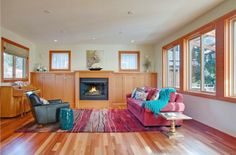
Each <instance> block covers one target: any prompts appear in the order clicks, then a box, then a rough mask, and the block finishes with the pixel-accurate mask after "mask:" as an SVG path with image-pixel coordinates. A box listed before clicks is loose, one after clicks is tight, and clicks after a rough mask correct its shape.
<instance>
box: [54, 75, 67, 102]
mask: <svg viewBox="0 0 236 155" xmlns="http://www.w3.org/2000/svg"><path fill="white" fill-rule="evenodd" d="M64 79H65V75H64V74H55V85H54V87H53V89H54V91H53V96H52V98H54V99H61V100H63V98H64Z"/></svg>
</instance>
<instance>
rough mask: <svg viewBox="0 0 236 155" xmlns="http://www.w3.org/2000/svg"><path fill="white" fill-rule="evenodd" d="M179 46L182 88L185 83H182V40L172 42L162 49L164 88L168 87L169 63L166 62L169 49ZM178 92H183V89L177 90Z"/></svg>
mask: <svg viewBox="0 0 236 155" xmlns="http://www.w3.org/2000/svg"><path fill="white" fill-rule="evenodd" d="M177 45H179V46H180V53H179V54H180V87H181V86H182V85H181V83H182V82H183V81H182V78H183V77H182V76H181V75H182V68H183V66H182V47H183V46H182V40H181V39H178V40H175V41H173V42H171V43H170V44H167V45H166V46H164V47H163V48H162V60H163V61H162V86H163V87H167V79H168V78H167V66H168V62H167V60H166V58H167V52H168V50H169V49H171V48H173V47H175V46H177ZM176 89H177V90H182V89H181V88H176Z"/></svg>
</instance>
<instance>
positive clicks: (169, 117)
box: [159, 112, 192, 138]
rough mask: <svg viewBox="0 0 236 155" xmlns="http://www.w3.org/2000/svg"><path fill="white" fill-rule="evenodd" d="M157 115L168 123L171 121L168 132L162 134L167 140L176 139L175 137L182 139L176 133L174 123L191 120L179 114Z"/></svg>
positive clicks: (163, 113) (166, 113) (165, 113)
mask: <svg viewBox="0 0 236 155" xmlns="http://www.w3.org/2000/svg"><path fill="white" fill-rule="evenodd" d="M159 115H160V116H161V117H163V118H165V119H166V120H168V121H171V126H170V130H169V131H163V133H164V134H165V135H166V136H167V137H168V138H177V137H184V136H183V135H182V134H180V133H177V132H176V128H175V126H176V121H177V120H190V119H192V118H191V117H189V116H186V115H184V114H182V113H180V112H161V113H159Z"/></svg>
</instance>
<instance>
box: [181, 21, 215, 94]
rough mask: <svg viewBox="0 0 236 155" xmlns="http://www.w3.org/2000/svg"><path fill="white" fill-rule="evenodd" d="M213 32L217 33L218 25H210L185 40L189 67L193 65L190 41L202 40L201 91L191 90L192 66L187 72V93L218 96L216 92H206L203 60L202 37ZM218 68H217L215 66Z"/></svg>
mask: <svg viewBox="0 0 236 155" xmlns="http://www.w3.org/2000/svg"><path fill="white" fill-rule="evenodd" d="M213 30H215V33H216V25H215V23H212V24H209V25H207V26H206V27H203V28H200V29H198V31H197V32H196V33H193V34H191V35H190V36H188V37H186V38H185V45H186V48H185V52H186V58H185V59H186V60H185V61H187V62H188V63H187V64H189V65H191V64H192V63H191V60H192V59H191V58H192V57H191V54H190V53H189V41H190V40H193V39H196V38H200V50H201V51H200V78H201V81H200V90H199V91H197V90H192V89H191V75H192V71H191V66H188V67H187V70H186V72H187V79H188V80H187V83H186V85H187V91H189V92H196V93H204V94H210V95H214V94H216V92H209V91H204V80H203V79H204V73H203V72H204V65H203V64H204V63H203V59H204V57H203V52H202V50H203V49H202V47H203V46H202V36H203V35H204V34H206V33H208V32H210V31H213ZM215 38H216V43H217V37H216V36H215ZM216 43H215V44H216ZM215 50H216V51H215V53H217V49H215ZM215 67H216V66H215ZM216 81H217V76H216ZM216 87H217V85H216Z"/></svg>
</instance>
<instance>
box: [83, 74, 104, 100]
mask: <svg viewBox="0 0 236 155" xmlns="http://www.w3.org/2000/svg"><path fill="white" fill-rule="evenodd" d="M79 89H80V91H79V92H80V96H79V98H80V100H108V78H80V87H79Z"/></svg>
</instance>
